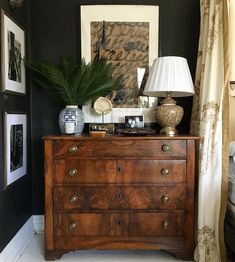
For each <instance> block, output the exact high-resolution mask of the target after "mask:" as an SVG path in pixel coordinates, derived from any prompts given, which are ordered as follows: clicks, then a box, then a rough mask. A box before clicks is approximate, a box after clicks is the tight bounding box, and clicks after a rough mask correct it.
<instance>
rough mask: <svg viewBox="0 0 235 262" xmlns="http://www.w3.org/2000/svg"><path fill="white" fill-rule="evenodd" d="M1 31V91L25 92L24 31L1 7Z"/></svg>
mask: <svg viewBox="0 0 235 262" xmlns="http://www.w3.org/2000/svg"><path fill="white" fill-rule="evenodd" d="M1 31H2V38H1V67H2V72H1V74H2V76H1V81H2V82H1V84H2V85H1V86H2V91H3V92H13V93H16V94H25V92H26V91H25V66H24V64H23V60H22V59H23V58H24V56H25V32H24V30H23V29H22V28H21V27H20V26H19V25H17V24H16V23H15V22H14V21H13V20H11V19H10V18H9V17H8V15H7V14H6V13H5V12H4V11H3V10H2V9H1Z"/></svg>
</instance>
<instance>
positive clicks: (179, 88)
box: [144, 56, 195, 136]
mask: <svg viewBox="0 0 235 262" xmlns="http://www.w3.org/2000/svg"><path fill="white" fill-rule="evenodd" d="M194 93H195V92H194V86H193V81H192V77H191V74H190V71H189V67H188V63H187V60H186V59H185V58H183V57H178V56H165V57H159V58H157V59H155V60H154V62H153V65H152V67H151V70H150V73H149V76H148V79H147V82H146V85H145V90H144V94H145V95H149V96H159V97H165V96H166V98H165V99H164V100H163V101H162V102H161V106H158V107H157V108H156V109H155V116H156V121H157V123H158V124H160V126H162V127H163V128H162V130H161V131H160V134H162V135H167V136H174V135H177V133H178V131H177V130H176V128H175V127H176V126H177V125H178V124H179V123H180V121H181V119H182V117H183V114H184V110H183V108H182V107H181V106H179V105H176V101H175V100H174V99H172V98H171V97H172V96H173V97H181V96H191V95H194Z"/></svg>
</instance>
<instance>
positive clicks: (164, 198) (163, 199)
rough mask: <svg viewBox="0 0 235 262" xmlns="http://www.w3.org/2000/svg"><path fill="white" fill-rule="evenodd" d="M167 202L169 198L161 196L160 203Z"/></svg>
mask: <svg viewBox="0 0 235 262" xmlns="http://www.w3.org/2000/svg"><path fill="white" fill-rule="evenodd" d="M169 200H170V198H169V197H168V196H167V195H163V196H162V197H161V201H162V203H168V202H169Z"/></svg>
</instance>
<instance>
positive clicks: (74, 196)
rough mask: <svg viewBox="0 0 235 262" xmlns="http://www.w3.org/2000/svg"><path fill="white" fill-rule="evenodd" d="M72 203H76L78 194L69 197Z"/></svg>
mask: <svg viewBox="0 0 235 262" xmlns="http://www.w3.org/2000/svg"><path fill="white" fill-rule="evenodd" d="M69 201H70V203H75V202H77V201H78V196H77V195H72V196H71V197H70V199H69Z"/></svg>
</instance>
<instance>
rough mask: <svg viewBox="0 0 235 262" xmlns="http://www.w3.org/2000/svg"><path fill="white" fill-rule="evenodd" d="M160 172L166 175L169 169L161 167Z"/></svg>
mask: <svg viewBox="0 0 235 262" xmlns="http://www.w3.org/2000/svg"><path fill="white" fill-rule="evenodd" d="M161 174H162V175H163V176H168V175H169V169H167V168H162V169H161Z"/></svg>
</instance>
